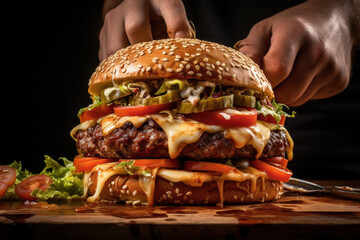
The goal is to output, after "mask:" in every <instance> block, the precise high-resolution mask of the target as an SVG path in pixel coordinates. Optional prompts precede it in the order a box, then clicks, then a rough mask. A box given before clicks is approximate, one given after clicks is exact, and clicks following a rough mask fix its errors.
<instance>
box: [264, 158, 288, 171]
mask: <svg viewBox="0 0 360 240" xmlns="http://www.w3.org/2000/svg"><path fill="white" fill-rule="evenodd" d="M261 161H264V162H266V163H268V164H270V165H273V166H274V167H278V168H281V169H286V167H287V165H288V162H289V161H288V160H287V159H286V158H283V157H272V158H267V159H262V160H261Z"/></svg>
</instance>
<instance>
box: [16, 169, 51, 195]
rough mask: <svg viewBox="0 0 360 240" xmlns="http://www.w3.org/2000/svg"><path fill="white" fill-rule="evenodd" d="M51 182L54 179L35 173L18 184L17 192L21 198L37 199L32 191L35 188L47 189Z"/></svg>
mask: <svg viewBox="0 0 360 240" xmlns="http://www.w3.org/2000/svg"><path fill="white" fill-rule="evenodd" d="M51 183H52V180H51V178H50V177H49V176H47V175H34V176H31V177H28V178H26V179H25V180H23V181H22V182H21V183H19V184H18V185H16V187H15V193H16V195H18V196H19V197H20V198H21V199H24V200H29V201H34V200H36V197H32V196H31V193H32V192H33V191H34V190H35V189H40V190H43V191H45V190H46V189H47V188H48V186H49V185H50V184H51Z"/></svg>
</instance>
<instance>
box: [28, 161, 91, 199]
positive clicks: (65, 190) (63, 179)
mask: <svg viewBox="0 0 360 240" xmlns="http://www.w3.org/2000/svg"><path fill="white" fill-rule="evenodd" d="M59 160H62V161H63V165H61V164H59V163H58V162H57V161H55V160H54V159H52V158H51V157H50V156H47V155H45V160H44V161H45V165H46V167H45V168H44V169H43V170H42V171H41V172H40V174H45V175H48V176H49V177H50V178H51V179H52V181H53V182H52V183H51V184H50V185H49V187H48V188H47V189H46V190H45V191H42V190H39V189H36V190H34V191H33V192H32V193H31V196H34V197H37V198H38V200H50V199H51V200H71V199H78V198H82V195H83V191H84V190H83V174H82V173H76V171H75V166H74V165H73V162H72V161H69V160H68V159H66V158H59Z"/></svg>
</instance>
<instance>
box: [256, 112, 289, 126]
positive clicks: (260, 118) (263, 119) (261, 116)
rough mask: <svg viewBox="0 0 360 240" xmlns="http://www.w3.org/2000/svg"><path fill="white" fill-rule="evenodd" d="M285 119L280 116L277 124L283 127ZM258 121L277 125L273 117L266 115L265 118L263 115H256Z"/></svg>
mask: <svg viewBox="0 0 360 240" xmlns="http://www.w3.org/2000/svg"><path fill="white" fill-rule="evenodd" d="M285 119H286V117H285V116H284V115H283V116H281V118H280V122H279V124H280V125H284V124H285ZM258 120H260V121H264V122H268V123H275V124H277V121H276V119H275V118H274V117H273V116H271V115H266V116H264V115H262V114H259V115H258Z"/></svg>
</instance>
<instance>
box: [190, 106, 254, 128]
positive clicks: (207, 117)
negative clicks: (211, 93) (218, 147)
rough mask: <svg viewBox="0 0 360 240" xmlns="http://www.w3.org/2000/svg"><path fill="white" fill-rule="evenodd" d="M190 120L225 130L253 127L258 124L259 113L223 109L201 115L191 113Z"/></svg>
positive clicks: (250, 110)
mask: <svg viewBox="0 0 360 240" xmlns="http://www.w3.org/2000/svg"><path fill="white" fill-rule="evenodd" d="M188 116H189V118H192V119H194V120H196V121H198V122H202V123H205V124H207V125H217V126H221V127H225V128H231V127H251V126H253V125H255V124H256V121H257V111H256V109H251V108H246V109H245V108H242V109H240V108H238V110H236V109H230V108H227V109H222V110H213V111H205V112H200V113H190V114H188Z"/></svg>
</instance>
